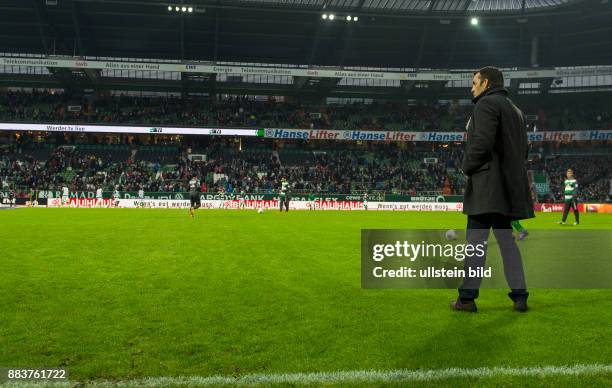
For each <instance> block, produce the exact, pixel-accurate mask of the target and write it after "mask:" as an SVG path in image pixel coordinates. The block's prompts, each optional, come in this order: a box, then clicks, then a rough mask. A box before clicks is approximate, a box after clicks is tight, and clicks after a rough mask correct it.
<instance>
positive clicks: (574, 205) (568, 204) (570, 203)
mask: <svg viewBox="0 0 612 388" xmlns="http://www.w3.org/2000/svg"><path fill="white" fill-rule="evenodd" d="M572 208H573V210H574V221H576V222H580V212H579V211H578V202H576V200H575V199H572V200H570V201H565V203H564V204H563V218H561V221H563V222H565V220H567V215H568V213H569V211H570V209H572Z"/></svg>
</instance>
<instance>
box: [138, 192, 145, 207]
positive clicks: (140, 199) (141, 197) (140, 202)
mask: <svg viewBox="0 0 612 388" xmlns="http://www.w3.org/2000/svg"><path fill="white" fill-rule="evenodd" d="M138 206H139V207H144V190H143V189H142V187H141V188H140V189H138Z"/></svg>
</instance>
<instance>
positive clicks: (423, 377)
mask: <svg viewBox="0 0 612 388" xmlns="http://www.w3.org/2000/svg"><path fill="white" fill-rule="evenodd" d="M609 373H610V374H612V365H604V364H592V365H583V364H578V365H573V366H541V367H527V368H503V367H495V368H474V369H463V368H449V369H431V370H414V369H398V370H391V371H375V370H360V371H338V372H318V373H281V374H265V373H261V374H248V375H243V376H237V377H231V376H210V377H203V376H179V377H147V378H142V379H136V380H123V381H103V380H99V381H91V382H85V387H167V386H179V385H180V386H188V387H205V386H215V385H237V386H254V385H263V384H265V385H270V384H350V383H397V382H410V381H415V382H418V381H422V382H427V381H435V380H444V379H451V378H468V377H476V378H482V377H498V376H519V377H550V376H583V375H603V374H609ZM5 384H6V385H5V387H7V388H9V387H19V388H22V387H37V388H39V387H43V386H48V387H73V386H74V385H75V382H70V383H46V384H45V383H42V382H40V383H35V382H32V383H28V382H22V383H5Z"/></svg>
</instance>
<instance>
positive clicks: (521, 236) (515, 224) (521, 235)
mask: <svg viewBox="0 0 612 388" xmlns="http://www.w3.org/2000/svg"><path fill="white" fill-rule="evenodd" d="M510 224H511V225H512V229H514V230H516V231H517V232H518V234H519V235H518V239H519V240H520V241H522V240H524V239H525V237H527V236H528V235H529V232H528V231H527V229H525V228H523V225H521V223H520V222H518V221H512V222H511V223H510Z"/></svg>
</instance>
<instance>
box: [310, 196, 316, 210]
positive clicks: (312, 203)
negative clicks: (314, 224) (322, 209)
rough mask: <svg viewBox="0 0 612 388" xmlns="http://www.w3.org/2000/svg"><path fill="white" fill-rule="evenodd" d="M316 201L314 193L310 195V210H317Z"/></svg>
mask: <svg viewBox="0 0 612 388" xmlns="http://www.w3.org/2000/svg"><path fill="white" fill-rule="evenodd" d="M315 201H316V197H315V195H314V193H310V194H308V208H309V209H310V210H314V209H315Z"/></svg>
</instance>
